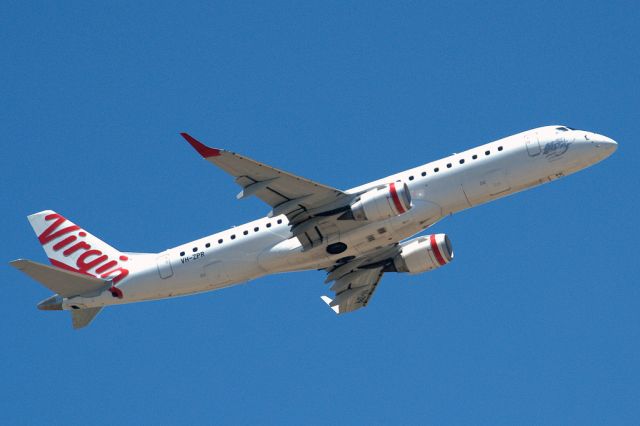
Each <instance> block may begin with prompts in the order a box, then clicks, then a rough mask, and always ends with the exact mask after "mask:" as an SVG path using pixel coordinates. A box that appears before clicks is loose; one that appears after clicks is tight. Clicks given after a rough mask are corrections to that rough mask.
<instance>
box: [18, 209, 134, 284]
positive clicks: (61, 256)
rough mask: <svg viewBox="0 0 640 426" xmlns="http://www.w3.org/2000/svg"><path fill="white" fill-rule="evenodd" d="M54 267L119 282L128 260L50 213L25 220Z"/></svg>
mask: <svg viewBox="0 0 640 426" xmlns="http://www.w3.org/2000/svg"><path fill="white" fill-rule="evenodd" d="M28 219H29V223H31V227H32V228H33V230H34V231H35V233H36V235H37V236H38V240H40V244H42V248H43V249H44V251H45V252H46V253H47V256H48V257H49V261H50V262H51V264H52V265H53V266H56V267H58V268H62V269H66V270H67V271H72V272H79V273H81V274H85V275H92V276H94V277H99V278H103V279H109V280H111V281H112V282H113V284H117V283H118V282H120V281H122V280H123V279H124V278H125V277H126V276H127V275H129V270H128V269H127V268H126V266H124V265H126V261H127V260H129V257H128V256H126V255H124V254H122V253H121V252H119V251H118V250H116V249H115V248H113V247H111V246H110V245H109V244H107V243H105V242H104V241H102V240H100V239H99V238H97V237H95V236H93V235H91V234H90V233H88V232H87V231H85V230H84V229H82V228H80V227H79V226H78V225H76V224H74V223H73V222H71V221H69V220H67V219H66V218H64V217H63V216H62V215H61V214H59V213H56V212H54V211H51V210H45V211H42V212H40V213H34V214H32V215H30V216H29V217H28Z"/></svg>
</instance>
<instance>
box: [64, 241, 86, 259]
mask: <svg viewBox="0 0 640 426" xmlns="http://www.w3.org/2000/svg"><path fill="white" fill-rule="evenodd" d="M80 249H84V250H91V245H90V244H87V243H85V242H84V241H80V242H78V243H75V244H74V245H72V246H71V247H69V248H68V249H66V250H65V251H63V252H62V254H64V255H65V256H69V255H70V254H73V253H75V252H77V251H78V250H80Z"/></svg>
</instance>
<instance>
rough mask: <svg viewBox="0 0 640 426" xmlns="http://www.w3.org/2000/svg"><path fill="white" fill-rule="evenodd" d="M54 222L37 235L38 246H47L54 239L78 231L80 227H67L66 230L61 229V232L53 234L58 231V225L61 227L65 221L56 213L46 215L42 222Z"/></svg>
mask: <svg viewBox="0 0 640 426" xmlns="http://www.w3.org/2000/svg"><path fill="white" fill-rule="evenodd" d="M54 219H55V222H53V223H52V224H51V225H49V227H48V228H47V229H45V230H44V231H43V232H42V234H40V235H38V240H39V241H40V244H42V245H45V244H47V243H48V242H49V241H52V240H55V239H56V238H58V237H60V236H62V235H64V234H68V233H69V232H72V231H75V230H77V229H80V227H79V226H78V225H71V226H67V227H66V228H62V229H61V230H59V231H58V232H55V233H54V232H53V231H55V230H56V229H58V227H59V226H60V225H62V224H63V223H64V222H65V221H66V220H67V219H65V218H64V217H62V216H60V215H59V214H58V213H53V214H50V215H47V216H45V217H44V220H46V221H50V220H54Z"/></svg>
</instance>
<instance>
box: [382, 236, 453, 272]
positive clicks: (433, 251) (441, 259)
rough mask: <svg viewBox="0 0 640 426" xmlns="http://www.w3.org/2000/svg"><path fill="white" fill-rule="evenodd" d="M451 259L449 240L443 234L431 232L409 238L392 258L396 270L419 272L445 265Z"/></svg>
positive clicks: (451, 250) (451, 252)
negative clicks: (430, 233)
mask: <svg viewBox="0 0 640 426" xmlns="http://www.w3.org/2000/svg"><path fill="white" fill-rule="evenodd" d="M451 260H453V248H452V247H451V241H449V237H447V236H446V235H445V234H432V235H427V236H424V237H418V238H415V239H413V240H409V241H407V242H406V243H404V244H402V245H401V251H400V253H398V254H397V255H396V256H395V257H394V258H393V267H395V270H396V272H408V273H410V274H419V273H420V272H426V271H431V270H433V269H436V268H439V267H441V266H444V265H446V264H447V263H449V262H451Z"/></svg>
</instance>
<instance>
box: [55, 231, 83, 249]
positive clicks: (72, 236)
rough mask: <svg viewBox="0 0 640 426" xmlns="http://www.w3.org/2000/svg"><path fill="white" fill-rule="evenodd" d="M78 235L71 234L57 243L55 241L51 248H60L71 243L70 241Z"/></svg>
mask: <svg viewBox="0 0 640 426" xmlns="http://www.w3.org/2000/svg"><path fill="white" fill-rule="evenodd" d="M77 238H78V237H76V236H75V235H71V236H69V237H67V238H65V239H64V240H62V241H60V242H59V243H56V245H54V246H53V249H54V250H55V251H58V250H60V249H61V248H62V247H66V246H68V245H69V244H71V243H72V242H74V241H75V240H76V239H77Z"/></svg>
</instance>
